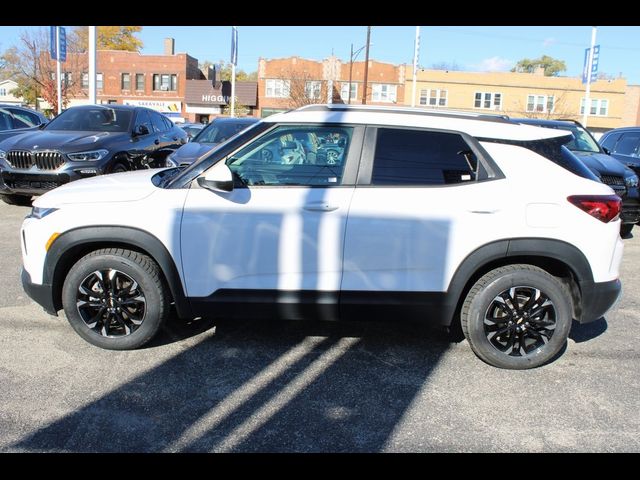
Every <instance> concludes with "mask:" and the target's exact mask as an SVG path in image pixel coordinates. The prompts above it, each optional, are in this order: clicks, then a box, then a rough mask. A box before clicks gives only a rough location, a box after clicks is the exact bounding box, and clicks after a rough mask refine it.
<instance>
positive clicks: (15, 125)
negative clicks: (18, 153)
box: [0, 104, 48, 141]
mask: <svg viewBox="0 0 640 480" xmlns="http://www.w3.org/2000/svg"><path fill="white" fill-rule="evenodd" d="M47 122H48V120H47V117H45V116H44V115H43V114H42V113H40V112H37V111H35V110H31V109H30V108H26V107H20V106H17V105H7V104H0V141H2V140H4V139H6V138H9V137H13V136H15V135H20V134H22V133H25V132H29V131H33V130H37V129H38V127H40V126H41V125H44V124H46V123H47Z"/></svg>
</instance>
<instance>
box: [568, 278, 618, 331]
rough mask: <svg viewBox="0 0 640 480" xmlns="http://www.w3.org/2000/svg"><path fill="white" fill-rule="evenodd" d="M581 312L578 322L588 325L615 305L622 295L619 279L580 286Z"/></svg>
mask: <svg viewBox="0 0 640 480" xmlns="http://www.w3.org/2000/svg"><path fill="white" fill-rule="evenodd" d="M581 289H582V311H581V313H580V318H578V321H579V322H580V323H589V322H593V321H595V320H598V319H599V318H602V317H603V316H604V314H605V313H607V312H608V311H609V309H611V307H613V305H615V303H616V302H617V301H618V298H620V294H621V293H622V284H621V283H620V280H619V279H616V280H612V281H610V282H600V283H591V284H587V285H585V284H582V285H581Z"/></svg>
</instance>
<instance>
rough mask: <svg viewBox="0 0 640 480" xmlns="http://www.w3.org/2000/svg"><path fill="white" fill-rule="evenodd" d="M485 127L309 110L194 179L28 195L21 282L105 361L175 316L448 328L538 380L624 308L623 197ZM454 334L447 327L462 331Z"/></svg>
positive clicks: (211, 157) (138, 180) (579, 169)
mask: <svg viewBox="0 0 640 480" xmlns="http://www.w3.org/2000/svg"><path fill="white" fill-rule="evenodd" d="M570 135H571V134H570V133H569V132H564V131H561V130H550V129H545V128H538V127H533V126H526V125H518V124H515V123H512V122H511V121H509V120H508V119H507V118H504V117H500V116H490V115H474V114H464V113H456V112H453V113H451V112H450V113H445V112H430V111H424V110H415V109H402V108H397V109H385V108H380V107H360V106H357V107H347V106H344V105H336V106H327V105H313V106H307V107H303V108H300V109H298V110H295V111H291V112H287V113H282V114H278V115H273V116H271V117H269V118H267V119H264V120H263V121H261V122H259V123H257V124H255V125H254V126H252V127H251V128H249V129H248V130H246V131H244V132H241V133H239V134H237V135H236V136H234V137H232V138H230V139H229V140H228V141H226V142H225V143H223V144H220V145H219V146H217V147H216V148H215V149H214V150H212V151H211V153H210V154H208V155H206V156H204V157H202V158H200V159H199V160H198V161H197V162H196V163H194V164H193V165H191V166H190V167H188V168H186V169H183V170H180V169H177V168H173V169H165V170H162V171H158V170H146V171H138V172H128V173H123V174H114V175H107V176H101V177H96V178H91V179H86V180H82V181H78V182H73V183H72V184H69V185H65V186H62V187H60V188H57V189H55V190H53V191H51V192H49V193H46V194H45V195H43V196H41V197H39V198H38V199H37V200H36V201H35V203H34V208H33V212H32V214H31V215H30V216H28V217H27V218H26V219H25V221H24V224H23V227H22V232H21V233H22V237H21V239H22V254H23V260H24V271H23V285H24V288H25V290H26V291H27V293H28V294H29V295H30V296H31V297H32V298H33V299H35V300H36V301H37V302H38V303H40V304H41V305H42V306H43V307H44V308H45V310H46V311H47V312H49V313H51V314H56V312H57V311H58V310H60V309H64V311H65V314H66V317H67V319H68V320H69V322H70V324H71V326H72V327H73V328H74V329H75V330H76V332H77V333H78V334H79V335H80V336H82V337H83V338H84V339H85V340H87V341H88V342H90V343H92V344H94V345H98V346H100V347H103V348H109V349H130V348H136V347H139V346H141V345H143V344H144V343H146V342H148V341H149V340H150V339H151V338H152V337H153V336H154V335H155V334H156V332H157V331H158V328H159V327H160V325H161V324H162V322H163V321H164V320H165V319H166V317H167V316H168V314H169V309H170V306H171V304H172V303H173V304H174V305H175V309H176V311H177V314H178V316H179V317H182V318H193V317H199V316H224V317H229V316H234V317H253V316H258V317H267V318H271V317H279V318H287V319H302V318H305V319H308V318H313V319H322V320H337V319H370V318H382V319H388V320H390V321H394V322H399V321H404V320H418V321H423V322H434V323H438V324H441V325H445V326H449V327H450V326H455V325H456V324H458V325H461V327H462V330H463V332H464V334H465V336H466V338H467V340H468V341H469V344H470V345H471V348H472V349H473V351H474V352H475V353H476V354H477V355H478V356H479V357H480V358H482V359H483V360H485V361H486V362H488V363H490V364H492V365H495V366H498V367H504V368H515V369H520V368H530V367H535V366H538V365H541V364H543V363H545V362H548V361H549V360H551V359H553V357H554V356H555V355H556V354H557V353H558V352H559V351H560V350H561V348H562V347H563V345H564V344H565V343H566V339H567V336H568V333H569V329H570V327H571V322H572V319H576V320H578V321H580V322H589V321H592V320H596V319H598V318H600V317H601V316H602V315H603V314H604V313H605V312H606V311H607V310H608V309H609V308H610V307H611V306H612V305H613V304H614V302H615V301H616V300H617V298H618V296H619V294H620V289H621V287H620V281H619V280H618V268H619V264H620V261H621V257H622V250H623V248H622V242H621V240H620V237H619V233H618V232H619V231H620V221H619V220H618V214H619V210H620V199H619V197H617V196H615V195H614V194H613V191H612V190H611V189H610V188H609V187H608V186H606V185H604V184H602V183H599V182H597V181H594V180H593V178H594V177H593V175H592V174H591V173H590V172H589V171H588V170H587V169H586V168H585V167H583V166H582V165H581V164H580V162H579V161H577V160H576V159H575V157H573V156H572V155H571V154H570V153H569V152H568V151H567V150H566V149H565V148H564V147H563V146H562V144H563V143H565V142H567V141H569V140H570V139H571V136H570ZM458 322H459V323H458Z"/></svg>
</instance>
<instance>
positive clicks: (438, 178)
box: [371, 128, 477, 185]
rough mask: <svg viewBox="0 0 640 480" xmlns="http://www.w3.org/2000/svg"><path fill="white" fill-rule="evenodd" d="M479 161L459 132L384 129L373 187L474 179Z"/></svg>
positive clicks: (375, 160)
mask: <svg viewBox="0 0 640 480" xmlns="http://www.w3.org/2000/svg"><path fill="white" fill-rule="evenodd" d="M476 165H477V159H476V158H475V154H474V153H473V152H472V151H471V149H470V147H469V145H468V144H467V143H466V142H465V141H464V139H463V138H462V136H460V135H458V134H456V133H446V132H429V131H422V130H405V129H396V128H381V129H379V130H378V139H377V143H376V151H375V157H374V161H373V174H372V179H371V183H372V184H374V185H444V184H452V183H461V182H468V181H472V180H475V169H476Z"/></svg>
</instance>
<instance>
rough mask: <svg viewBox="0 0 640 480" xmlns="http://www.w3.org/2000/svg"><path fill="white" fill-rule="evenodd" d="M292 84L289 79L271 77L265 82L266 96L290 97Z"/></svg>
mask: <svg viewBox="0 0 640 480" xmlns="http://www.w3.org/2000/svg"><path fill="white" fill-rule="evenodd" d="M290 86H291V82H290V81H289V80H279V79H273V78H272V79H269V80H267V81H266V82H265V97H270V98H288V97H289V89H290Z"/></svg>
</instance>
